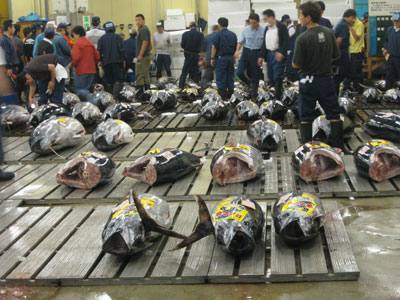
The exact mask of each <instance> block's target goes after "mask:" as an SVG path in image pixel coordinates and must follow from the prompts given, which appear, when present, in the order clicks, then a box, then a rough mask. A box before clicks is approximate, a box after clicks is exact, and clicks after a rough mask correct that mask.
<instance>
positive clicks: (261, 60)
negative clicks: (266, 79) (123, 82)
mask: <svg viewBox="0 0 400 300" xmlns="http://www.w3.org/2000/svg"><path fill="white" fill-rule="evenodd" d="M263 61H264V60H263V59H262V58H261V57H260V58H259V59H258V61H257V63H258V65H259V66H260V67H262V65H263Z"/></svg>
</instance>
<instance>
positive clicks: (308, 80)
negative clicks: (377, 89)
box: [293, 1, 344, 150]
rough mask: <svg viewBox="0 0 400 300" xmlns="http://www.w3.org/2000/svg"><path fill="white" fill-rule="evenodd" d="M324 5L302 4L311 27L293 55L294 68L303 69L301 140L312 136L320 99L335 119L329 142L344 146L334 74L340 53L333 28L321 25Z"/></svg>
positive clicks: (302, 18) (303, 20) (306, 23)
mask: <svg viewBox="0 0 400 300" xmlns="http://www.w3.org/2000/svg"><path fill="white" fill-rule="evenodd" d="M320 17H321V9H320V7H319V6H318V4H316V3H314V2H311V1H309V2H306V3H304V4H302V5H301V6H300V9H299V19H300V21H301V25H303V26H306V27H307V31H306V32H304V33H302V34H301V35H300V36H299V37H298V38H297V40H296V46H295V50H294V56H293V68H296V69H300V82H299V91H300V94H299V117H300V133H301V142H302V143H303V144H304V143H307V142H309V141H311V140H312V122H313V120H314V117H313V115H314V110H315V105H316V101H317V100H318V102H319V103H320V105H321V106H322V108H323V109H324V111H325V113H326V118H327V119H328V120H330V121H331V136H330V142H329V144H330V145H331V146H333V147H337V148H340V149H342V150H344V144H343V124H342V121H341V120H340V108H339V103H338V98H337V95H336V93H335V84H334V81H333V78H332V75H333V69H332V61H333V60H336V59H338V58H339V56H340V50H339V47H338V45H337V43H336V40H335V36H334V34H333V32H332V30H330V29H328V28H326V27H324V26H319V25H318V21H319V18H320Z"/></svg>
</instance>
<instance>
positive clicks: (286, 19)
mask: <svg viewBox="0 0 400 300" xmlns="http://www.w3.org/2000/svg"><path fill="white" fill-rule="evenodd" d="M281 22H282V23H283V24H285V25H286V27H287V30H288V34H289V41H290V47H289V52H288V57H287V60H286V66H285V68H286V76H287V77H288V79H289V80H290V81H297V80H298V76H299V75H298V72H297V70H295V69H293V67H292V60H293V53H294V45H295V43H296V39H297V32H296V26H294V24H293V23H292V20H290V16H289V15H283V16H282V20H281Z"/></svg>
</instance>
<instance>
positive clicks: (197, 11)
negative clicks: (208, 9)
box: [194, 0, 200, 18]
mask: <svg viewBox="0 0 400 300" xmlns="http://www.w3.org/2000/svg"><path fill="white" fill-rule="evenodd" d="M194 3H195V10H196V11H195V15H196V16H197V18H199V17H200V12H199V0H195V2H194Z"/></svg>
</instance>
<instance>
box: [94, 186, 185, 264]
mask: <svg viewBox="0 0 400 300" xmlns="http://www.w3.org/2000/svg"><path fill="white" fill-rule="evenodd" d="M171 224H172V217H171V214H170V211H169V205H168V203H167V202H166V201H164V200H163V199H161V198H159V197H157V196H153V195H150V194H142V195H139V197H137V196H136V195H135V194H133V193H132V191H131V193H130V196H128V197H126V198H125V200H124V201H123V202H122V203H120V204H119V205H118V206H117V207H115V208H114V209H113V210H112V214H111V218H110V220H109V221H108V223H107V224H106V225H105V227H104V229H103V233H102V241H103V251H104V252H106V253H110V254H113V255H116V256H121V257H127V256H131V255H134V254H136V253H139V252H142V251H144V250H146V249H147V248H149V247H151V246H152V244H153V241H154V240H155V239H156V238H157V237H158V236H159V234H164V235H168V236H172V237H176V238H180V239H185V238H187V237H186V236H184V235H181V234H179V233H176V232H174V231H171V230H169V229H168V227H170V226H171ZM156 233H157V234H156Z"/></svg>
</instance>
